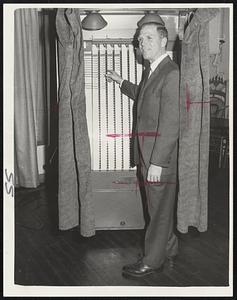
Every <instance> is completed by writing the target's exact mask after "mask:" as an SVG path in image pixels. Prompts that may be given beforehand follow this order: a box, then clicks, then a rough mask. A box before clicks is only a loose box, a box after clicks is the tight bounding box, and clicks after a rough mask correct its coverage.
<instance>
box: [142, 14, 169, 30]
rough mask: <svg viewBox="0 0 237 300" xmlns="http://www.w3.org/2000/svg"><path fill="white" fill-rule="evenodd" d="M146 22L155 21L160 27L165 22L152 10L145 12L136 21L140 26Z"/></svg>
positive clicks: (163, 25)
mask: <svg viewBox="0 0 237 300" xmlns="http://www.w3.org/2000/svg"><path fill="white" fill-rule="evenodd" d="M147 23H156V24H158V25H160V26H161V27H165V22H164V21H163V20H162V18H161V17H160V16H159V15H158V14H157V13H154V12H152V13H147V14H145V16H144V17H142V18H141V20H139V21H138V22H137V26H138V27H141V26H142V25H144V24H147Z"/></svg>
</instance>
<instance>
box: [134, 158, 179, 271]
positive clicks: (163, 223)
mask: <svg viewBox="0 0 237 300" xmlns="http://www.w3.org/2000/svg"><path fill="white" fill-rule="evenodd" d="M140 170H141V175H142V177H143V182H144V186H145V192H146V199H145V201H146V204H147V209H148V214H149V217H150V220H149V223H148V226H147V228H146V233H145V245H144V257H143V262H144V263H145V264H147V265H149V266H151V267H153V268H159V267H160V266H161V265H162V264H163V263H164V261H165V259H166V258H167V257H172V256H175V255H177V253H178V239H177V237H176V235H175V234H174V232H173V224H174V207H175V195H176V180H177V179H176V174H171V175H170V174H169V175H162V174H161V180H160V182H159V183H148V182H147V180H146V176H147V171H148V170H147V168H146V166H145V164H144V163H143V162H142V160H141V164H140ZM175 173H176V172H175Z"/></svg>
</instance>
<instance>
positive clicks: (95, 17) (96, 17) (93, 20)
mask: <svg viewBox="0 0 237 300" xmlns="http://www.w3.org/2000/svg"><path fill="white" fill-rule="evenodd" d="M81 24H82V28H83V29H85V30H100V29H103V28H104V27H105V26H106V25H107V24H108V23H107V22H106V21H105V19H104V18H103V17H102V16H101V14H99V12H98V11H96V10H93V11H90V12H88V14H87V16H86V17H85V18H84V19H83V20H82V22H81Z"/></svg>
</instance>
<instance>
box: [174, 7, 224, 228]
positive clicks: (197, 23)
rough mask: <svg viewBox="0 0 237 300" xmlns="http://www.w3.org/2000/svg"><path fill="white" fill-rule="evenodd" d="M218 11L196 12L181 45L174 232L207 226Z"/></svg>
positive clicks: (203, 10) (201, 9) (209, 9)
mask: <svg viewBox="0 0 237 300" xmlns="http://www.w3.org/2000/svg"><path fill="white" fill-rule="evenodd" d="M218 12H219V10H218V9H211V8H208V9H207V8H200V9H197V10H196V11H195V13H194V15H193V17H192V19H191V21H190V23H189V24H188V26H187V27H186V30H185V33H184V38H183V42H182V60H181V82H180V137H179V193H178V205H177V229H178V230H179V231H180V232H182V233H186V232H188V227H189V226H194V227H196V228H197V229H198V230H199V231H200V232H203V231H206V230H207V226H208V220H207V219H208V218H207V217H208V165H209V128H210V102H209V60H210V58H209V21H210V20H211V19H212V18H213V17H215V15H216V14H217V13H218Z"/></svg>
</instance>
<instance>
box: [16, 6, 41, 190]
mask: <svg viewBox="0 0 237 300" xmlns="http://www.w3.org/2000/svg"><path fill="white" fill-rule="evenodd" d="M14 21H15V24H14V25H15V27H14V36H15V43H14V135H15V136H14V143H15V147H14V152H15V153H14V156H15V184H16V185H19V186H23V187H37V186H38V185H39V175H38V164H37V105H38V102H37V101H38V96H39V89H38V80H39V78H38V76H39V73H38V72H39V68H38V58H39V26H38V12H37V10H36V9H17V10H16V11H15V19H14Z"/></svg>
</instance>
